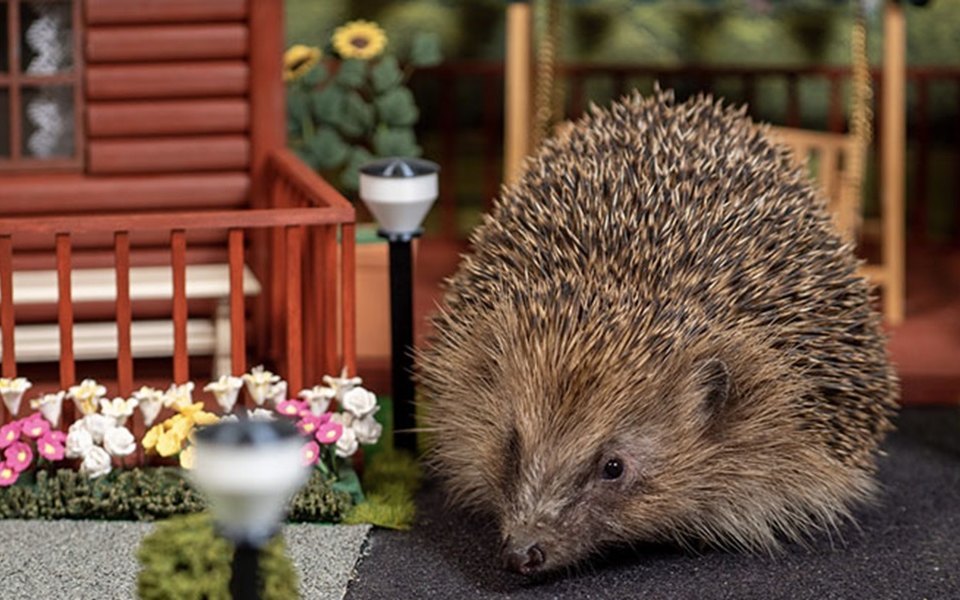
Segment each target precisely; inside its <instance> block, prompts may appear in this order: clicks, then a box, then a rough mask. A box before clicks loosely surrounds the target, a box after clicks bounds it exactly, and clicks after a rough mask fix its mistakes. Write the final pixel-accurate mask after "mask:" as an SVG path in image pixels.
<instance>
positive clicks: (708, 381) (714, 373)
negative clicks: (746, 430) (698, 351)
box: [694, 358, 730, 416]
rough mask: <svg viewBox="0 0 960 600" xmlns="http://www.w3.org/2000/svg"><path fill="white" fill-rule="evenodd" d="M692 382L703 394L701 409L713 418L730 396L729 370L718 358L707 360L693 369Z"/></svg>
mask: <svg viewBox="0 0 960 600" xmlns="http://www.w3.org/2000/svg"><path fill="white" fill-rule="evenodd" d="M694 381H696V383H697V386H698V387H699V388H700V389H701V390H702V393H703V408H704V410H705V411H706V412H707V414H709V415H710V416H715V415H716V414H717V413H718V412H719V411H721V410H723V407H724V406H726V404H727V398H728V397H729V395H730V370H729V369H728V368H727V365H726V363H724V362H723V361H722V360H720V359H719V358H708V359H706V360H702V361H700V362H699V363H697V365H696V367H694Z"/></svg>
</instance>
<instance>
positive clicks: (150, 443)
mask: <svg viewBox="0 0 960 600" xmlns="http://www.w3.org/2000/svg"><path fill="white" fill-rule="evenodd" d="M162 433H163V424H162V423H161V424H159V425H154V426H153V427H151V428H150V429H149V430H148V431H147V433H146V434H145V435H144V436H143V442H142V443H143V449H144V450H153V449H154V448H155V447H156V445H157V440H159V439H160V435H161V434H162Z"/></svg>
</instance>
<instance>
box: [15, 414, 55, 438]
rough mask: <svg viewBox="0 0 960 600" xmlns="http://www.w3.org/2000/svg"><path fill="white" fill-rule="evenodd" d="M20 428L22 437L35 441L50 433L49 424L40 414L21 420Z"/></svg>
mask: <svg viewBox="0 0 960 600" xmlns="http://www.w3.org/2000/svg"><path fill="white" fill-rule="evenodd" d="M20 427H21V428H20V431H21V432H22V433H23V435H25V436H27V437H29V438H33V439H37V438H38V437H40V436H42V435H43V434H45V433H47V432H48V431H50V423H48V422H47V420H46V419H44V418H43V415H41V414H40V413H33V414H32V415H30V416H29V417H27V418H26V419H23V420H22V421H21V426H20Z"/></svg>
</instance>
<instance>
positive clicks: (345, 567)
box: [0, 520, 370, 600]
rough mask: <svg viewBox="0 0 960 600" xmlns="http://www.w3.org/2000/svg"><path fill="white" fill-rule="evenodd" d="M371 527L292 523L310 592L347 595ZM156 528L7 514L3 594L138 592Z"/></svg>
mask: <svg viewBox="0 0 960 600" xmlns="http://www.w3.org/2000/svg"><path fill="white" fill-rule="evenodd" d="M369 529H370V528H369V526H367V525H315V524H296V525H288V526H286V527H285V528H284V535H285V536H286V542H287V548H288V551H289V552H290V556H291V559H292V560H293V562H294V565H295V567H296V569H297V572H298V575H299V577H300V591H301V594H302V596H303V598H310V599H314V598H319V599H331V600H339V599H340V598H343V596H344V593H345V592H346V588H347V582H348V581H349V580H350V577H351V576H352V575H353V573H354V567H355V565H356V564H357V560H358V558H359V557H360V553H361V551H362V549H363V545H364V541H365V539H366V537H367V533H368V532H369ZM152 530H153V524H151V523H136V522H129V521H18V520H7V521H0V544H2V550H0V598H4V599H6V598H9V599H14V598H24V599H26V598H34V599H38V600H39V599H47V598H51V599H52V598H68V599H70V600H87V599H89V600H110V599H117V600H130V599H132V598H136V580H137V572H138V571H139V569H140V566H139V564H138V562H137V558H136V553H137V548H138V547H139V545H140V541H141V540H142V539H143V537H144V536H145V535H147V534H148V533H149V532H150V531H152Z"/></svg>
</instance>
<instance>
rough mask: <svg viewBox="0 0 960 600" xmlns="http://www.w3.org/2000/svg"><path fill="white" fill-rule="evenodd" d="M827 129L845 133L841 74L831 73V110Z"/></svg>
mask: <svg viewBox="0 0 960 600" xmlns="http://www.w3.org/2000/svg"><path fill="white" fill-rule="evenodd" d="M827 128H828V129H829V130H830V131H832V132H834V133H843V80H842V79H841V78H840V73H839V72H837V71H833V72H831V73H830V109H829V114H828V116H827Z"/></svg>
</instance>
